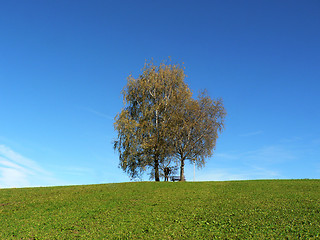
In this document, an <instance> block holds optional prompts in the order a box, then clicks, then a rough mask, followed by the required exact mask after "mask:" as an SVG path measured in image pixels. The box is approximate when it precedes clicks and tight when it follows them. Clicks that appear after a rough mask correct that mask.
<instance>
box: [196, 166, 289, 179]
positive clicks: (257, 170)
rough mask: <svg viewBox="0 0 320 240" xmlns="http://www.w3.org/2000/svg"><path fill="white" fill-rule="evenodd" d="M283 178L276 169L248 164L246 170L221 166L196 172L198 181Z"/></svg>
mask: <svg viewBox="0 0 320 240" xmlns="http://www.w3.org/2000/svg"><path fill="white" fill-rule="evenodd" d="M274 178H283V176H282V175H281V174H280V173H279V172H278V171H275V170H271V169H267V168H261V167H254V166H251V167H250V166H248V167H247V169H246V170H243V169H235V168H220V169H213V170H211V171H207V172H205V173H201V172H199V174H198V176H197V174H196V181H228V180H252V179H274Z"/></svg>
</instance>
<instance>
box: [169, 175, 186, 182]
mask: <svg viewBox="0 0 320 240" xmlns="http://www.w3.org/2000/svg"><path fill="white" fill-rule="evenodd" d="M170 180H171V181H172V182H175V181H180V176H171V177H170ZM184 180H186V179H184Z"/></svg>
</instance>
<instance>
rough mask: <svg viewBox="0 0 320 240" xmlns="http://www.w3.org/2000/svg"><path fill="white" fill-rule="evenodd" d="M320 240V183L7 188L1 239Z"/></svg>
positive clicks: (0, 207) (1, 192)
mask: <svg viewBox="0 0 320 240" xmlns="http://www.w3.org/2000/svg"><path fill="white" fill-rule="evenodd" d="M215 238H217V239H286V238H287V239H299V238H301V239H320V180H262V181H231V182H196V183H193V182H185V183H180V182H178V183H172V182H160V183H155V182H136V183H117V184H104V185H84V186H67V187H46V188H22V189H0V239H215Z"/></svg>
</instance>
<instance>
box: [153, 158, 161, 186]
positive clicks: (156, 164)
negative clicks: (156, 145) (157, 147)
mask: <svg viewBox="0 0 320 240" xmlns="http://www.w3.org/2000/svg"><path fill="white" fill-rule="evenodd" d="M154 180H155V181H156V182H159V181H160V177H159V159H158V156H155V157H154Z"/></svg>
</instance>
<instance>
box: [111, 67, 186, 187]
mask: <svg viewBox="0 0 320 240" xmlns="http://www.w3.org/2000/svg"><path fill="white" fill-rule="evenodd" d="M184 78H185V73H184V69H183V68H182V67H181V66H180V65H174V64H166V63H161V64H160V65H159V66H156V65H154V64H153V62H149V63H146V64H145V66H144V68H143V69H142V74H141V75H140V76H139V77H138V78H134V77H133V76H132V75H130V76H129V77H128V79H127V85H126V86H125V87H124V89H123V91H122V95H123V101H124V108H123V109H122V110H121V112H120V113H119V114H118V115H117V116H116V117H115V123H114V127H115V130H116V131H117V133H118V136H117V139H116V140H115V141H114V149H115V150H116V151H118V153H119V159H120V165H119V166H120V167H121V168H122V169H123V170H124V171H125V172H126V173H127V174H129V176H131V177H132V178H134V177H137V176H139V175H140V174H141V173H142V172H143V171H145V170H146V169H147V168H150V167H151V168H152V170H153V171H154V178H155V181H159V180H160V175H159V166H160V164H161V163H164V161H166V159H168V158H169V157H170V156H172V155H173V152H172V151H173V150H174V148H173V146H172V144H171V142H170V141H169V138H170V137H171V127H172V123H173V120H172V117H173V116H174V114H173V113H174V112H176V111H177V110H178V109H179V108H181V106H183V104H184V103H185V102H186V101H188V99H191V96H192V93H191V91H190V89H189V88H188V86H187V84H186V83H185V82H184Z"/></svg>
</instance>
